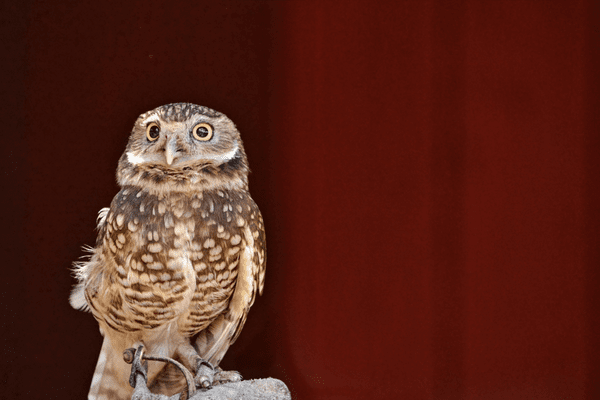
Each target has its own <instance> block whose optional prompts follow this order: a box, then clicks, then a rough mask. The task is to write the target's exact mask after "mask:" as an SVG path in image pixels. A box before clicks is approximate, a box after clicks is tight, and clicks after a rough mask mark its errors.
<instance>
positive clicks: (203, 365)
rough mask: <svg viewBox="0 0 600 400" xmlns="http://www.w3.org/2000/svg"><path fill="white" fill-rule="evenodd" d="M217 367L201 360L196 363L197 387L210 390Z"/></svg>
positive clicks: (195, 378)
mask: <svg viewBox="0 0 600 400" xmlns="http://www.w3.org/2000/svg"><path fill="white" fill-rule="evenodd" d="M215 372H216V371H215V367H213V365H212V364H211V363H209V362H208V361H205V360H203V359H201V358H199V359H198V361H197V363H196V376H195V377H194V382H195V383H196V386H198V387H201V388H204V389H208V388H210V387H211V386H212V384H213V381H214V377H215Z"/></svg>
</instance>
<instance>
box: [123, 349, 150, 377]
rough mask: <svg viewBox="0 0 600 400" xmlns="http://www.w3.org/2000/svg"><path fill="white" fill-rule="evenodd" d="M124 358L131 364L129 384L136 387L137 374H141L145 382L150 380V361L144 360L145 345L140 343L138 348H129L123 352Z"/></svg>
mask: <svg viewBox="0 0 600 400" xmlns="http://www.w3.org/2000/svg"><path fill="white" fill-rule="evenodd" d="M123 360H125V362H126V363H127V364H131V375H129V384H130V385H131V387H132V388H135V386H136V383H137V376H138V375H139V376H140V377H141V378H142V380H143V381H144V382H146V383H147V382H148V361H145V360H144V345H143V344H140V345H139V346H138V348H137V349H127V350H125V351H124V352H123Z"/></svg>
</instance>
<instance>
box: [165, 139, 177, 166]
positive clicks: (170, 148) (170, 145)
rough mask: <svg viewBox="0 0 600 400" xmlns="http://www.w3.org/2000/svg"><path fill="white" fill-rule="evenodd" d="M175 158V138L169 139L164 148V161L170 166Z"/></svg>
mask: <svg viewBox="0 0 600 400" xmlns="http://www.w3.org/2000/svg"><path fill="white" fill-rule="evenodd" d="M176 157H177V143H175V138H174V137H173V138H171V139H170V140H169V141H168V142H167V145H166V147H165V159H166V160H167V164H169V165H171V164H172V163H173V160H174V159H175V158H176Z"/></svg>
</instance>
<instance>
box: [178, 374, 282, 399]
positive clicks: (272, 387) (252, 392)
mask: <svg viewBox="0 0 600 400" xmlns="http://www.w3.org/2000/svg"><path fill="white" fill-rule="evenodd" d="M291 398H292V396H291V394H290V390H289V389H288V388H287V386H286V385H285V383H283V382H282V381H280V380H278V379H273V378H265V379H253V380H248V381H241V382H234V383H225V384H222V385H218V386H215V387H213V388H212V389H210V390H207V391H200V392H196V393H195V394H194V395H193V396H192V397H190V400H209V399H210V400H225V399H227V400H238V399H240V400H241V399H244V400H289V399H291Z"/></svg>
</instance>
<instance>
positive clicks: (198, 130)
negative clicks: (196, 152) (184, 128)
mask: <svg viewBox="0 0 600 400" xmlns="http://www.w3.org/2000/svg"><path fill="white" fill-rule="evenodd" d="M192 136H193V137H194V139H196V140H200V141H201V142H207V141H209V140H210V139H212V137H213V127H212V126H210V125H209V124H207V123H205V122H203V123H201V124H198V125H196V126H195V127H194V129H192Z"/></svg>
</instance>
